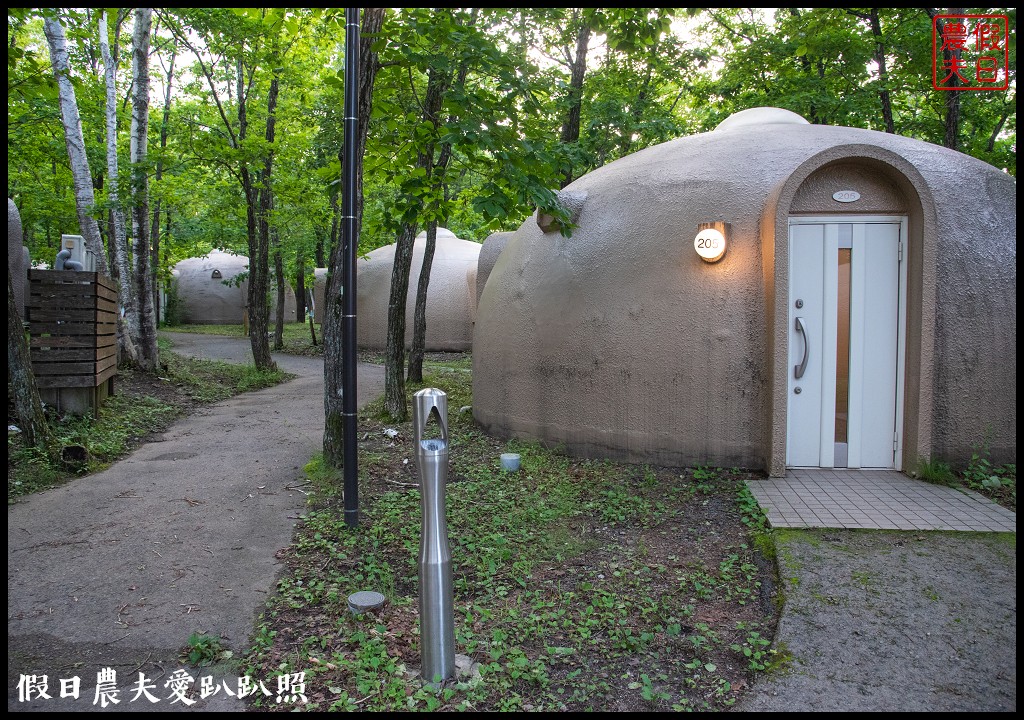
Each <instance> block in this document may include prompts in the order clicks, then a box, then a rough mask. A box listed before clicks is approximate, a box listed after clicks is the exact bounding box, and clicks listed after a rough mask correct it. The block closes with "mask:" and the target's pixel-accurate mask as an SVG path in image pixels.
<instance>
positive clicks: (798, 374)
mask: <svg viewBox="0 0 1024 720" xmlns="http://www.w3.org/2000/svg"><path fill="white" fill-rule="evenodd" d="M796 331H797V332H798V333H800V335H802V336H803V339H804V357H803V360H801V361H800V364H799V365H796V366H795V367H794V368H793V377H795V378H796V379H797V380H799V379H800V378H802V377H803V376H804V370H806V369H807V354H808V351H809V350H810V343H808V342H807V328H805V327H804V321H803V318H797V319H796Z"/></svg>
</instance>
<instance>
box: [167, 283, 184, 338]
mask: <svg viewBox="0 0 1024 720" xmlns="http://www.w3.org/2000/svg"><path fill="white" fill-rule="evenodd" d="M184 309H185V308H184V305H183V304H182V302H181V295H180V294H179V292H178V283H177V282H171V283H168V285H167V293H166V295H165V296H164V325H166V326H168V327H175V326H177V325H181V320H182V313H183V312H184Z"/></svg>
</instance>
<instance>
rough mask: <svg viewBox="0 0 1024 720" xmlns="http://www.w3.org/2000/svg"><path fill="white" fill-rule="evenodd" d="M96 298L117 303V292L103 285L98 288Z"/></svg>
mask: <svg viewBox="0 0 1024 720" xmlns="http://www.w3.org/2000/svg"><path fill="white" fill-rule="evenodd" d="M96 297H98V298H102V299H103V300H108V301H110V302H114V303H116V302H117V290H113V289H111V288H106V287H103V286H102V285H97V286H96Z"/></svg>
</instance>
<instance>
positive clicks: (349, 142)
mask: <svg viewBox="0 0 1024 720" xmlns="http://www.w3.org/2000/svg"><path fill="white" fill-rule="evenodd" d="M358 107H359V8H346V9H345V145H344V147H343V148H342V169H341V178H342V196H341V215H342V236H341V238H342V240H341V249H342V266H341V278H342V280H341V284H342V303H341V307H342V310H341V312H342V319H341V388H342V398H341V415H342V420H343V426H342V446H343V450H344V453H345V468H344V482H345V524H346V525H348V526H349V527H350V528H354V527H357V526H358V525H359V443H358V441H357V439H356V438H357V434H356V430H357V428H356V423H357V422H358V416H357V411H358V406H357V404H356V248H357V247H358V246H359V236H358V232H357V228H356V160H357V158H356V151H357V144H356V143H357V139H356V138H357V135H358V130H359V127H358V126H359V118H358V116H357V112H358Z"/></svg>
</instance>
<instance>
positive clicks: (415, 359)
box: [408, 220, 437, 383]
mask: <svg viewBox="0 0 1024 720" xmlns="http://www.w3.org/2000/svg"><path fill="white" fill-rule="evenodd" d="M436 246H437V220H431V221H430V223H429V224H428V225H427V242H426V245H425V247H424V248H423V267H421V268H420V279H419V282H418V283H417V285H416V310H415V312H414V313H413V320H412V348H411V349H410V351H409V376H408V379H409V382H415V383H421V382H423V355H424V354H425V352H426V347H427V289H428V288H429V286H430V268H431V267H432V266H433V264H434V248H435V247H436Z"/></svg>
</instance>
